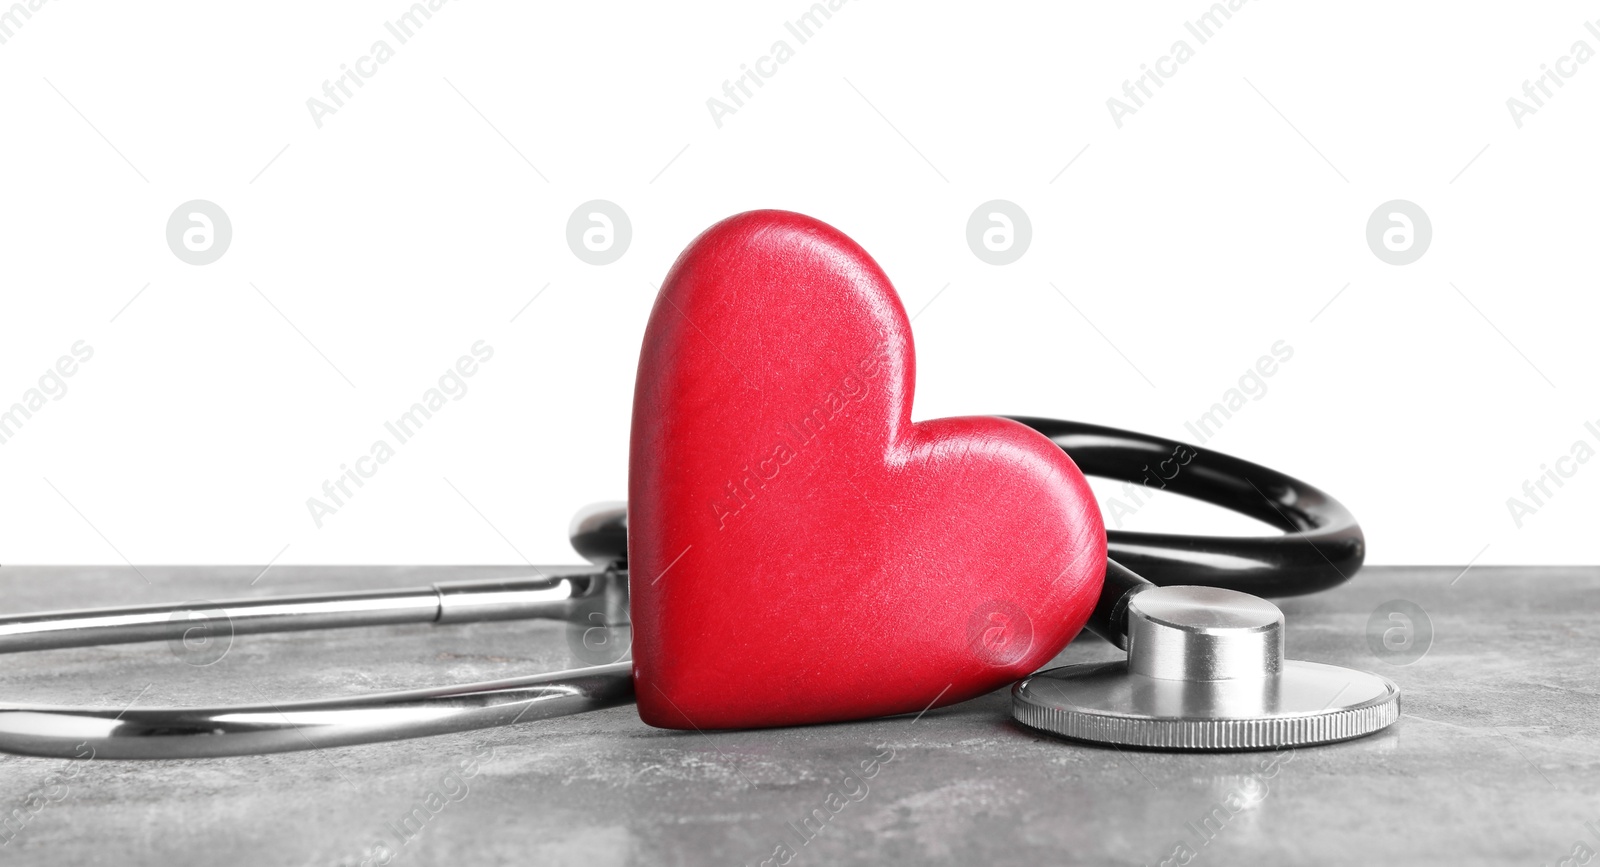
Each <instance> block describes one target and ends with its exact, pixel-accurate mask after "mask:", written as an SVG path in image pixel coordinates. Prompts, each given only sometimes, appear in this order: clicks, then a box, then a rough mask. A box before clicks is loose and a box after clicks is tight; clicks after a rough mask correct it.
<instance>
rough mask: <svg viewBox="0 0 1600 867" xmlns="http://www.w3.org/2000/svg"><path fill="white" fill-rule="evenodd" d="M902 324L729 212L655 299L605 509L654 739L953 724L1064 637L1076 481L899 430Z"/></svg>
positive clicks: (1016, 452)
mask: <svg viewBox="0 0 1600 867" xmlns="http://www.w3.org/2000/svg"><path fill="white" fill-rule="evenodd" d="M914 379H915V370H914V356H913V351H912V346H911V323H910V322H909V321H908V320H907V319H906V314H905V310H904V308H902V307H901V305H900V299H899V298H898V297H897V296H896V295H895V291H894V287H892V286H891V285H890V284H889V278H888V277H886V276H884V273H883V271H882V270H881V269H880V268H879V267H878V265H877V263H876V262H874V261H872V258H871V257H869V256H868V255H867V253H866V251H864V250H862V249H861V248H860V247H859V246H857V245H856V244H855V242H853V241H851V240H850V239H849V238H847V237H845V236H844V235H843V234H842V233H840V232H839V231H838V230H836V229H834V228H833V227H831V226H828V225H826V224H823V223H821V222H818V221H817V220H813V219H811V218H809V217H805V216H801V215H799V214H792V213H788V212H785V211H752V212H750V213H745V214H740V215H738V216H735V217H732V218H729V219H727V220H724V221H722V222H720V223H718V224H716V225H715V226H712V227H711V228H710V229H708V230H706V232H705V233H704V234H702V235H701V236H700V237H699V238H697V239H695V241H694V243H692V244H690V245H689V248H688V249H687V250H685V251H684V253H683V255H682V256H680V257H679V258H678V261H677V263H676V264H675V265H673V267H672V271H671V273H669V274H668V275H667V280H666V283H665V284H663V285H662V287H661V292H660V294H659V295H658V296H657V298H656V304H655V308H654V310H653V311H652V312H651V314H650V324H649V326H648V328H646V330H645V336H644V347H643V349H642V350H641V352H640V357H639V379H638V386H637V388H636V389H635V391H634V406H633V439H632V454H631V457H630V464H629V490H628V530H629V538H628V562H629V569H630V576H631V578H630V581H631V587H632V618H633V629H634V660H635V661H634V683H635V686H636V687H637V691H638V698H639V715H640V716H641V717H642V718H643V719H644V721H645V722H647V723H649V724H651V725H654V726H662V727H666V728H700V729H710V728H742V727H754V726H775V725H793V724H800V723H819V722H830V721H837V720H848V719H861V718H865V717H875V716H884V715H888V714H897V713H906V712H912V713H915V712H918V711H921V710H923V709H925V708H928V707H938V706H941V705H946V704H952V703H954V702H958V701H963V700H965V699H969V698H972V697H973V696H977V695H981V694H983V693H985V692H988V691H990V690H993V689H995V688H997V687H1000V686H1003V685H1005V684H1006V683H1009V682H1010V681H1013V680H1016V679H1018V678H1020V677H1024V676H1026V675H1027V674H1029V673H1031V672H1033V671H1034V670H1036V669H1037V668H1038V667H1039V666H1041V665H1043V664H1044V663H1045V662H1047V661H1048V660H1049V659H1050V658H1051V657H1053V656H1054V655H1055V654H1056V653H1058V652H1059V651H1060V650H1061V648H1062V647H1064V646H1066V644H1067V642H1068V641H1070V640H1071V639H1072V637H1073V636H1074V635H1076V634H1077V632H1078V630H1079V629H1080V628H1082V626H1083V623H1084V621H1085V620H1086V619H1087V618H1088V616H1089V612H1090V611H1091V610H1092V609H1093V607H1094V604H1095V599H1096V596H1097V595H1098V594H1099V591H1100V584H1101V580H1102V577H1103V575H1104V572H1105V560H1106V536H1105V527H1104V525H1103V524H1102V523H1101V519H1100V510H1099V509H1098V507H1097V506H1096V505H1095V500H1094V496H1093V494H1092V493H1090V491H1089V486H1088V484H1087V482H1086V481H1085V480H1084V478H1083V475H1082V474H1081V473H1080V472H1079V471H1078V468H1077V466H1076V465H1074V464H1073V463H1072V461H1071V459H1069V458H1068V457H1067V456H1066V455H1065V454H1064V453H1063V452H1062V451H1061V450H1060V449H1059V448H1057V447H1056V446H1055V445H1054V444H1052V443H1051V442H1050V441H1049V440H1048V439H1046V438H1045V437H1043V436H1041V435H1040V434H1038V433H1035V432H1034V431H1032V430H1030V429H1028V428H1026V427H1024V426H1022V425H1020V424H1017V423H1016V422H1012V421H1007V420H1004V419H998V418H987V417H970V418H948V419H939V420H937V421H925V422H918V423H916V424H912V423H911V394H912V386H913V382H914Z"/></svg>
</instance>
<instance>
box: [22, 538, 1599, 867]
mask: <svg viewBox="0 0 1600 867" xmlns="http://www.w3.org/2000/svg"><path fill="white" fill-rule="evenodd" d="M140 568H141V570H142V572H143V573H144V574H145V575H146V576H148V579H149V581H150V582H151V583H150V584H148V585H147V584H146V583H145V581H144V580H143V579H141V578H140V576H139V575H138V574H136V573H135V572H133V571H132V570H131V569H128V568H126V567H116V568H112V567H103V568H101V567H95V568H43V567H5V568H3V569H0V613H7V614H9V613H20V612H28V611H39V610H46V609H55V608H66V607H78V606H87V605H123V604H140V603H148V602H157V601H166V600H173V599H196V598H212V599H216V598H226V597H230V596H243V595H253V594H264V593H271V592H277V593H296V592H313V591H319V590H332V589H342V588H354V587H379V586H387V585H392V584H422V583H427V582H431V581H434V580H441V579H444V578H447V577H480V576H486V575H488V574H498V573H497V572H495V570H486V569H471V570H444V569H437V568H430V569H396V568H388V567H384V568H377V567H374V568H338V569H325V570H313V569H305V568H292V567H283V568H275V569H272V570H271V571H270V572H268V573H267V574H266V575H265V576H264V577H263V578H262V580H261V581H260V582H259V583H257V584H256V585H255V586H254V587H251V586H249V585H250V581H251V579H252V578H254V577H255V576H256V574H257V573H258V572H259V569H258V568H228V569H220V570H219V569H211V570H204V569H197V568H193V567H183V568H161V567H140ZM499 571H501V572H503V571H505V570H499ZM1458 576H1459V578H1458ZM1452 581H1454V583H1452ZM152 585H153V586H152ZM1597 599H1600V569H1594V568H1584V569H1576V568H1543V569H1532V568H1529V569H1515V568H1488V567H1478V568H1473V569H1471V570H1470V571H1468V572H1467V573H1466V574H1464V575H1461V570H1460V569H1459V568H1370V569H1368V570H1366V571H1364V572H1362V573H1361V574H1360V575H1359V576H1357V577H1356V579H1355V580H1354V581H1352V582H1351V583H1350V584H1349V585H1346V586H1345V587H1342V588H1339V589H1337V590H1334V591H1331V592H1328V593H1324V594H1321V595H1318V596H1313V597H1307V598H1303V599H1290V600H1283V601H1282V602H1281V605H1282V607H1283V609H1284V612H1285V614H1286V615H1287V617H1288V651H1289V655H1290V656H1292V657H1294V658H1300V659H1311V660H1317V661H1323V662H1333V663H1339V664H1343V665H1348V666H1354V667H1359V668H1364V669H1368V670H1372V671H1377V672H1379V673H1381V674H1384V675H1386V676H1388V677H1390V678H1391V679H1393V680H1394V681H1395V682H1397V683H1398V684H1400V686H1401V688H1402V690H1403V691H1404V698H1403V712H1404V715H1403V717H1402V718H1401V720H1400V722H1399V723H1397V724H1396V725H1394V726H1393V727H1391V728H1390V729H1388V730H1386V731H1384V732H1382V733H1379V734H1377V735H1375V736H1372V737H1369V738H1365V739H1361V740H1357V741H1353V742H1349V743H1344V744H1336V745H1331V746H1323V747H1309V748H1304V749H1300V750H1297V751H1293V752H1287V753H1284V754H1282V755H1279V756H1277V759H1276V763H1275V764H1271V763H1270V760H1271V759H1273V754H1271V753H1236V754H1204V755H1183V754H1169V753H1154V752H1133V751H1119V750H1117V749H1114V748H1109V747H1108V748H1099V747H1093V746H1084V745H1077V744H1069V743H1065V742H1062V741H1058V740H1054V739H1052V738H1049V737H1045V736H1041V735H1038V734H1035V733H1032V732H1029V731H1027V730H1025V729H1022V728H1019V727H1018V726H1017V725H1015V724H1014V723H1012V722H1011V721H1010V719H1009V716H1008V710H1009V701H1010V699H1009V696H1008V695H1007V694H1006V693H1004V692H999V693H995V694H992V695H989V696H985V697H983V698H979V699H976V700H974V701H971V702H967V703H965V704H961V705H957V706H954V707H950V708H943V709H940V710H936V711H931V712H929V713H927V714H926V715H925V716H923V717H921V718H920V719H918V720H916V721H913V720H912V719H910V718H909V717H907V718H899V719H890V720H879V721H873V722H864V723H854V724H847V725H831V726H819V727H812V728H804V729H791V730H782V731H746V732H720V733H708V734H697V733H694V732H689V733H680V732H671V731H661V730H655V729H650V728H648V727H646V726H644V725H643V724H641V723H640V722H639V721H638V718H637V717H636V716H635V714H634V712H633V710H632V709H631V708H630V707H622V708H615V709H611V710H607V711H601V712H597V713H592V714H587V715H584V716H578V717H570V718H566V719H560V720H553V721H542V722H534V723H529V724H524V725H521V726H518V727H515V728H508V729H494V730H488V731H483V732H476V733H469V734H463V735H452V736H444V737H437V738H431V739H424V740H417V741H405V742H399V743H391V744H380V745H373V746H363V747H347V748H342V749H333V750H325V751H319V752H303V753H289V754H281V755H274V756H266V757H245V758H229V759H206V760H193V761H170V762H112V761H90V762H82V763H71V764H69V763H68V762H65V761H61V760H46V759H34V758H21V757H15V756H0V818H3V817H5V816H6V815H9V814H11V813H12V811H14V810H19V809H20V810H21V811H22V814H23V815H24V816H25V819H24V820H22V821H21V823H20V824H21V827H20V828H18V827H17V826H18V824H19V820H17V819H15V818H13V820H12V822H11V825H10V827H9V828H7V829H5V830H3V831H0V843H4V845H0V865H6V864H50V865H56V864H74V863H84V864H87V863H108V864H109V863H115V864H130V863H132V864H201V863H205V864H284V865H301V864H330V865H331V864H339V863H350V864H356V863H360V862H361V861H362V860H363V859H368V860H369V863H391V864H463V865H465V864H471V865H478V864H501V863H504V864H519V865H545V864H582V865H610V864H669V865H673V864H695V865H699V864H729V865H737V864H757V863H760V862H762V861H763V860H771V859H773V857H774V854H775V853H776V854H777V855H779V856H780V857H779V858H778V859H777V860H771V863H789V864H801V865H804V864H833V863H842V862H844V863H848V862H860V863H907V864H982V865H1000V864H1014V863H1015V864H1024V863H1028V864H1032V863H1050V864H1066V863H1083V864H1150V865H1155V864H1158V863H1161V862H1163V861H1166V862H1167V863H1173V864H1176V863H1185V862H1186V863H1190V864H1205V863H1211V864H1234V863H1251V864H1255V863H1259V864H1267V863H1271V864H1280V863H1328V864H1334V863H1337V864H1347V863H1364V862H1373V863H1401V864H1452V865H1455V864H1478V863H1483V864H1507V863H1525V864H1530V865H1532V864H1543V863H1555V862H1558V861H1559V860H1560V859H1563V858H1567V857H1570V856H1571V855H1572V854H1573V852H1574V847H1575V846H1578V845H1582V846H1586V847H1587V848H1588V849H1589V850H1593V851H1596V852H1600V773H1597V770H1600V686H1597V684H1600V620H1597V618H1596V616H1595V613H1594V611H1595V603H1596V600H1597ZM1391 600H1406V601H1409V602H1412V603H1415V604H1416V605H1418V606H1420V607H1421V608H1422V610H1423V611H1425V612H1426V614H1427V616H1428V620H1429V621H1430V622H1431V625H1432V630H1433V633H1434V634H1433V638H1432V641H1431V646H1429V647H1428V649H1427V652H1426V654H1425V655H1423V656H1422V658H1421V659H1419V660H1417V661H1415V662H1412V663H1410V664H1407V665H1396V664H1393V663H1392V661H1390V660H1389V659H1386V658H1380V656H1381V655H1383V654H1380V653H1377V652H1375V651H1374V649H1373V647H1372V646H1371V645H1370V644H1369V641H1368V638H1367V635H1368V631H1369V620H1370V619H1371V616H1372V614H1373V612H1374V611H1375V610H1376V609H1378V607H1379V606H1380V605H1381V604H1383V603H1385V602H1388V601H1391ZM1385 623H1387V621H1385ZM1417 634H1418V635H1419V636H1420V634H1421V633H1420V631H1419V632H1418V633H1417ZM1380 650H1381V647H1380ZM1114 653H1115V651H1113V650H1112V649H1111V648H1110V647H1109V646H1107V645H1105V644H1104V643H1103V642H1100V641H1099V640H1098V639H1093V638H1084V639H1080V640H1079V641H1078V642H1075V643H1074V644H1073V645H1072V646H1071V647H1069V648H1068V649H1067V650H1066V652H1065V653H1063V654H1062V656H1061V658H1060V660H1058V662H1078V661H1090V660H1099V659H1104V658H1112V656H1113V655H1114ZM571 664H572V659H571V656H570V653H569V649H568V641H567V636H566V632H565V629H564V627H563V626H562V625H560V624H553V623H494V624H477V625H470V626H454V627H429V626H396V627H379V628H369V629H354V630H343V631H339V632H329V633H323V634H319V635H314V636H313V635H304V634H302V635H295V634H285V635H273V636H239V637H237V638H236V639H234V641H233V643H232V646H231V648H230V649H229V652H228V653H227V654H226V656H224V657H223V658H222V659H221V660H220V661H219V662H217V663H215V664H213V665H209V666H203V667H200V666H193V665H189V664H186V663H185V662H183V661H182V660H180V659H179V658H178V657H176V656H175V655H174V654H173V653H172V652H171V651H170V650H169V648H168V647H167V646H166V645H164V644H153V645H122V646H117V647H107V648H99V649H85V650H53V651H44V652H39V653H32V654H21V655H16V656H10V657H7V658H5V660H4V665H3V666H0V702H28V703H34V702H61V703H86V704H97V705H113V706H121V705H126V704H128V703H129V702H132V701H134V700H135V699H136V698H137V699H138V703H139V704H140V705H151V704H180V705H181V704H188V705H199V704H213V703H217V702H230V701H237V702H259V701H262V700H263V699H265V700H270V701H273V702H283V701H293V700H296V699H304V698H312V697H317V696H321V695H325V694H332V693H343V692H352V691H369V690H386V689H400V688H410V687H420V686H432V685H444V684H449V683H453V682H463V681H471V680H489V679H494V678H500V677H509V676H516V675H521V674H525V673H533V672H539V671H546V670H554V669H558V668H565V667H570V665H571ZM884 676H885V677H892V676H893V672H892V671H888V672H885V674H884ZM474 754H477V755H478V756H479V757H480V759H479V761H478V762H477V764H476V765H475V768H476V770H477V773H476V774H475V775H473V776H470V777H452V776H451V771H452V769H453V768H454V767H456V765H457V763H458V762H459V761H461V760H462V759H468V758H471V757H473V756H474ZM875 756H876V757H877V758H878V761H879V763H878V765H877V766H876V767H877V771H876V773H875V774H874V775H873V776H871V777H870V778H869V779H865V780H855V779H854V778H853V779H852V780H851V781H847V780H846V779H845V775H846V774H847V773H851V772H852V771H857V770H859V768H860V767H861V763H862V762H863V761H869V760H872V759H874V757H875ZM1269 764H1270V767H1268V768H1266V769H1264V766H1266V765H1269ZM856 776H857V777H859V776H860V775H859V774H857V775H856ZM857 782H859V783H860V784H861V785H859V786H858V785H857V784H856V783H857ZM34 792H48V793H49V794H50V798H49V799H48V802H47V803H45V804H44V806H43V807H42V808H41V809H38V810H37V812H33V811H30V810H29V809H28V807H27V805H28V803H29V802H28V797H29V795H30V793H34ZM433 792H439V793H440V794H444V795H449V797H444V798H430V793H433ZM1235 792H1244V793H1246V794H1249V793H1252V792H1253V793H1256V794H1257V795H1258V797H1255V798H1251V799H1247V800H1248V801H1249V803H1248V805H1247V806H1246V808H1244V809H1242V810H1239V811H1238V812H1233V811H1232V810H1229V809H1227V802H1228V800H1229V798H1230V795H1234V793H1235ZM830 796H833V797H834V801H833V805H834V808H836V811H835V810H832V809H829V810H827V813H826V815H827V816H828V821H827V822H825V823H823V822H819V821H817V820H813V825H814V826H816V827H817V828H819V830H817V831H815V833H814V834H810V833H808V834H804V835H802V834H797V833H796V831H795V830H794V828H795V827H799V826H801V823H802V820H804V819H805V818H806V817H807V816H808V815H812V811H813V810H816V809H819V808H822V809H827V807H828V802H829V799H830ZM430 800H432V801H433V804H434V806H436V807H437V810H436V811H435V810H434V809H431V808H430V807H429V804H428V802H429V801H430ZM1234 803H1235V804H1236V805H1237V804H1239V803H1241V802H1240V801H1239V800H1238V798H1237V795H1234ZM1219 806H1221V807H1223V808H1224V809H1223V812H1222V813H1220V814H1213V810H1214V809H1216V808H1218V807H1219ZM418 809H420V810H421V811H422V812H421V813H418V814H414V813H413V811H415V810H418ZM408 815H424V816H426V821H425V822H420V821H418V820H415V819H413V821H412V827H413V828H414V829H415V833H414V834H413V835H411V836H410V837H409V839H403V838H402V836H397V835H396V833H395V832H394V831H393V830H392V829H391V826H398V825H400V823H401V822H402V820H403V819H404V818H405V817H406V816H408ZM1208 815H1221V816H1224V817H1225V821H1218V820H1215V819H1213V821H1212V823H1211V828H1212V830H1210V831H1209V832H1202V833H1197V831H1196V829H1197V828H1202V827H1203V820H1204V819H1205V818H1206V817H1207V816H1208ZM784 847H787V848H784ZM1175 855H1176V856H1177V857H1174V856H1175Z"/></svg>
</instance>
